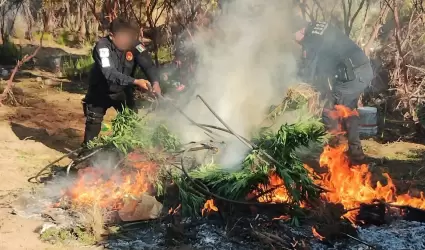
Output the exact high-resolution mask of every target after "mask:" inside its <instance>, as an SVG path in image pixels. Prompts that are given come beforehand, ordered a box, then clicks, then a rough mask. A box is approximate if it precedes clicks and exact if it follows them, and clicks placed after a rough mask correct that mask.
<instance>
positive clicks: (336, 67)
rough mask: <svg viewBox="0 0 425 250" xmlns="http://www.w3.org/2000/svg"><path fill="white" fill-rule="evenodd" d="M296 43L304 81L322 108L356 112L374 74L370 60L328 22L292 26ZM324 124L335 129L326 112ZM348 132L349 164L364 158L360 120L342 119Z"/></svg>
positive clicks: (299, 22) (332, 120)
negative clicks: (322, 101) (321, 98)
mask: <svg viewBox="0 0 425 250" xmlns="http://www.w3.org/2000/svg"><path fill="white" fill-rule="evenodd" d="M294 27H295V28H294V31H295V40H296V42H297V43H299V44H300V45H301V46H302V53H303V65H302V68H303V71H302V72H303V73H302V75H303V78H304V79H305V80H306V81H307V82H311V83H313V85H314V86H315V87H316V88H317V89H318V90H319V91H320V92H321V93H322V95H323V96H325V97H326V99H327V100H328V103H327V106H325V108H327V109H332V108H333V107H334V106H335V105H344V106H346V107H348V108H350V109H356V108H357V102H358V100H359V97H360V95H361V94H362V93H363V92H364V90H365V89H366V88H367V87H368V86H369V84H370V83H371V81H372V78H373V71H372V67H371V64H370V61H369V58H368V57H367V56H366V55H365V53H364V52H363V50H362V49H361V48H360V47H359V46H357V44H356V43H354V42H353V41H352V40H351V39H350V38H349V37H348V36H346V35H345V34H344V33H343V32H342V31H341V30H339V29H337V28H336V27H334V26H333V25H331V24H329V23H327V22H311V23H309V22H305V21H301V20H298V21H297V23H296V24H294ZM323 122H324V124H325V125H326V127H327V129H328V130H333V129H335V126H336V124H335V120H334V119H333V118H331V117H330V116H329V112H326V110H325V111H324V112H323ZM342 122H343V126H344V128H345V130H346V131H347V139H348V144H349V155H350V158H351V160H352V161H354V162H361V161H363V160H364V158H365V156H364V153H363V150H362V146H361V141H360V138H359V117H358V116H350V117H348V118H346V119H343V121H342Z"/></svg>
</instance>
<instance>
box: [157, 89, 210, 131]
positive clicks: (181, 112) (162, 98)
mask: <svg viewBox="0 0 425 250" xmlns="http://www.w3.org/2000/svg"><path fill="white" fill-rule="evenodd" d="M157 97H158V98H159V99H160V100H161V101H167V102H168V103H170V104H171V106H173V108H175V109H176V110H177V111H178V112H179V113H180V114H182V115H183V116H184V117H185V118H186V119H187V120H188V121H189V122H190V123H192V124H193V125H195V126H197V127H199V128H200V129H202V130H205V131H207V132H208V133H210V134H214V133H213V132H212V131H211V130H209V129H207V128H204V127H202V126H199V124H198V123H197V122H195V121H194V120H192V118H190V117H189V116H188V115H186V114H185V113H184V112H183V110H182V109H181V108H179V107H178V106H177V105H176V104H175V103H174V102H173V101H171V100H170V99H166V98H164V97H163V96H162V95H157Z"/></svg>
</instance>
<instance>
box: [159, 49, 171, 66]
mask: <svg viewBox="0 0 425 250" xmlns="http://www.w3.org/2000/svg"><path fill="white" fill-rule="evenodd" d="M172 60H173V53H172V49H171V46H169V45H164V46H161V47H159V48H158V61H159V63H160V64H164V63H169V62H171V61H172Z"/></svg>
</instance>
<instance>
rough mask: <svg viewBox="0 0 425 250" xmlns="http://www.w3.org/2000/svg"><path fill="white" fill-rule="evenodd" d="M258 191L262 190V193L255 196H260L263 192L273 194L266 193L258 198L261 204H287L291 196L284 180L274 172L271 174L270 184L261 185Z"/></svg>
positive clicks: (256, 192) (256, 193)
mask: <svg viewBox="0 0 425 250" xmlns="http://www.w3.org/2000/svg"><path fill="white" fill-rule="evenodd" d="M258 189H259V190H261V192H259V191H255V192H254V194H255V195H260V194H261V193H262V192H266V191H267V190H271V192H267V193H264V194H263V195H261V196H260V197H258V201H259V202H269V203H285V202H288V201H289V198H290V196H289V195H288V191H287V190H286V188H285V185H284V182H283V180H282V178H280V177H279V176H278V175H277V174H276V173H274V172H272V173H270V176H269V184H268V185H264V184H259V185H258Z"/></svg>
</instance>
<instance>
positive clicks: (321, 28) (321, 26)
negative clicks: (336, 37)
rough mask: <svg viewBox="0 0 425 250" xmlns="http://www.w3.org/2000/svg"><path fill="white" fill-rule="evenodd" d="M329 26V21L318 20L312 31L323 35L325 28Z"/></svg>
mask: <svg viewBox="0 0 425 250" xmlns="http://www.w3.org/2000/svg"><path fill="white" fill-rule="evenodd" d="M327 28H328V23H327V22H317V23H316V25H315V26H314V28H313V31H312V32H311V33H312V34H316V35H319V36H321V35H323V33H325V30H326V29H327Z"/></svg>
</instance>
